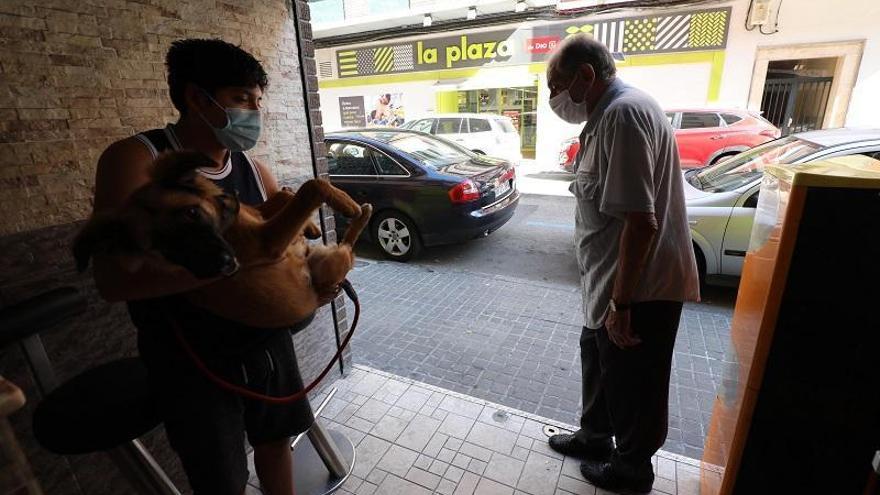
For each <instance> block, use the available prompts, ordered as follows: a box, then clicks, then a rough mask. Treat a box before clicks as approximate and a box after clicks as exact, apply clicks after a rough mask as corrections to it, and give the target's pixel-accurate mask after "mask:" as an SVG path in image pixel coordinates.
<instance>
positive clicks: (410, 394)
mask: <svg viewBox="0 0 880 495" xmlns="http://www.w3.org/2000/svg"><path fill="white" fill-rule="evenodd" d="M430 396H431V391H429V390H427V389H424V388H419V387H410V388H409V389H407V390H406V392H404V393H403V394H402V395H401V396H400V399H398V400H397V402H396V403H395V404H394V405H395V406H397V407H400V408H402V409H408V410H410V411H418V410H419V409H421V408H422V407H423V406H424V405H425V402H427V401H428V398H429V397H430Z"/></svg>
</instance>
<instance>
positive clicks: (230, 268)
mask: <svg viewBox="0 0 880 495" xmlns="http://www.w3.org/2000/svg"><path fill="white" fill-rule="evenodd" d="M220 263H221V265H220V266H221V268H220V272H221V273H223V275H225V276H227V277H228V276H230V275H232V274H234V273H235V272H237V271H238V268H239V264H238V260H237V259H236V258H235V256H232V255H231V254H229V253H223V254H221V255H220Z"/></svg>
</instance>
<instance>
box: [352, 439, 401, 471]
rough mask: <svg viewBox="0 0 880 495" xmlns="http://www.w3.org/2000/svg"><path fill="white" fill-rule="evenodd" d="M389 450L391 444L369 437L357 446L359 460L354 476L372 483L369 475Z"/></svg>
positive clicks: (355, 466) (355, 465) (356, 463)
mask: <svg viewBox="0 0 880 495" xmlns="http://www.w3.org/2000/svg"><path fill="white" fill-rule="evenodd" d="M389 448H391V443H389V442H387V441H385V440H382V439H381V438H377V437H374V436H370V435H367V436H366V437H365V438H364V439H363V440H362V441H361V443H359V444H358V446H357V458H356V459H355V463H354V469H353V470H352V474H354V475H355V476H359V477H361V478H367V480H368V481H370V480H369V478H368V476H367V475H368V474H370V471H372V470H373V468H374V467H376V464H378V463H379V460H381V459H382V457H383V456H384V455H385V452H387V451H388V449H389Z"/></svg>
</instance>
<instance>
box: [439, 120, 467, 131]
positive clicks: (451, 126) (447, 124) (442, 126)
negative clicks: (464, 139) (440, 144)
mask: <svg viewBox="0 0 880 495" xmlns="http://www.w3.org/2000/svg"><path fill="white" fill-rule="evenodd" d="M459 132H461V119H437V131H436V132H435V133H434V134H458V133H459Z"/></svg>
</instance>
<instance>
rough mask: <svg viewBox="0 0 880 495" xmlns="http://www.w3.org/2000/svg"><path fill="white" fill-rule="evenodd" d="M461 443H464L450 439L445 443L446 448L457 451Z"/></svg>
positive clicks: (456, 439)
mask: <svg viewBox="0 0 880 495" xmlns="http://www.w3.org/2000/svg"><path fill="white" fill-rule="evenodd" d="M462 443H464V442H463V441H462V440H459V439H458V438H450V439H449V440H447V441H446V448H447V449H451V450H455V451H458V449H460V448H461V444H462Z"/></svg>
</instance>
